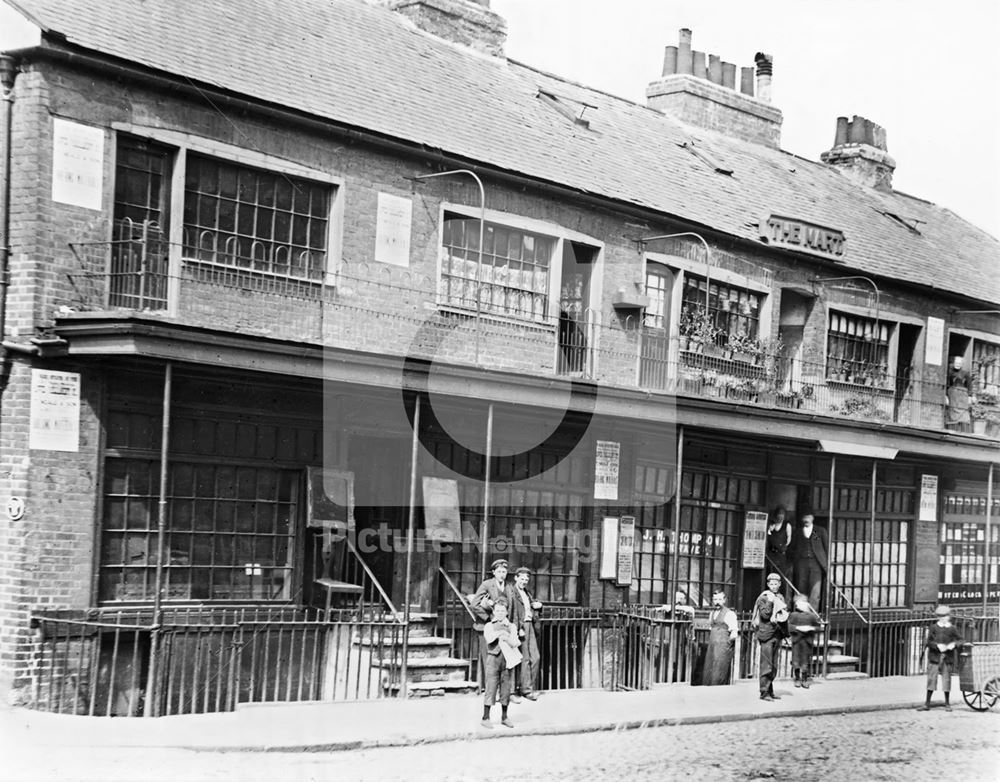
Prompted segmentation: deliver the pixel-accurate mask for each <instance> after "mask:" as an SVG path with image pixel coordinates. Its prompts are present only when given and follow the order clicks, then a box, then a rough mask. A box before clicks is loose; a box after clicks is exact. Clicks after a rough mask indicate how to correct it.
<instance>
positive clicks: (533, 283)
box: [441, 214, 555, 320]
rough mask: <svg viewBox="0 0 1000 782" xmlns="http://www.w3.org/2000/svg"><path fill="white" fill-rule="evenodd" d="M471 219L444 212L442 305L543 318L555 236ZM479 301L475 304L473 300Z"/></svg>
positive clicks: (545, 310) (522, 316) (517, 316)
mask: <svg viewBox="0 0 1000 782" xmlns="http://www.w3.org/2000/svg"><path fill="white" fill-rule="evenodd" d="M479 232H480V223H479V220H478V219H476V218H469V217H462V216H459V215H453V214H448V215H445V219H444V228H443V237H442V260H441V297H442V303H445V304H449V305H451V306H455V307H461V308H463V309H469V310H477V309H478V311H480V312H484V313H492V314H495V315H504V316H508V317H512V318H518V319H521V320H541V319H543V318H545V317H546V315H547V311H548V298H549V275H550V271H551V264H552V255H553V250H554V247H555V239H553V238H551V237H547V236H541V235H539V234H534V233H530V232H528V231H522V230H519V229H516V228H510V227H507V226H503V225H497V224H494V223H486V224H485V226H484V227H483V247H482V252H481V253H480V249H479ZM477 301H478V304H477Z"/></svg>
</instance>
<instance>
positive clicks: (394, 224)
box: [375, 193, 413, 267]
mask: <svg viewBox="0 0 1000 782" xmlns="http://www.w3.org/2000/svg"><path fill="white" fill-rule="evenodd" d="M412 216H413V203H412V202H411V201H410V199H409V198H401V197H400V196H394V195H390V194H389V193H379V194H378V215H377V217H376V219H375V260H376V261H377V262H378V263H390V264H392V265H393V266H404V267H408V266H409V265H410V225H411V222H412Z"/></svg>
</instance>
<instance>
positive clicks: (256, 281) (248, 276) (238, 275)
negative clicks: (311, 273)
mask: <svg viewBox="0 0 1000 782" xmlns="http://www.w3.org/2000/svg"><path fill="white" fill-rule="evenodd" d="M181 261H182V262H183V264H184V265H185V266H187V267H189V268H193V269H199V270H201V271H205V272H208V273H210V274H213V275H218V276H219V277H221V278H222V280H223V281H224V282H223V284H227V283H231V282H232V281H234V280H247V281H249V282H251V285H249V286H248V287H252V288H253V289H254V290H261V289H263V286H264V285H266V284H267V283H269V282H270V283H275V284H281V283H283V284H285V285H287V286H294V287H296V288H298V289H300V290H303V289H312V290H315V291H317V293H318V292H319V291H322V290H323V289H324V288H333V287H334V285H333V284H332V283H327V282H325V281H324V280H321V279H315V278H312V277H298V276H296V275H292V274H278V273H276V272H269V271H263V270H261V269H250V268H247V267H245V266H230V265H229V264H224V263H216V262H215V261H206V260H203V259H201V258H182V259H181ZM324 276H332V275H324Z"/></svg>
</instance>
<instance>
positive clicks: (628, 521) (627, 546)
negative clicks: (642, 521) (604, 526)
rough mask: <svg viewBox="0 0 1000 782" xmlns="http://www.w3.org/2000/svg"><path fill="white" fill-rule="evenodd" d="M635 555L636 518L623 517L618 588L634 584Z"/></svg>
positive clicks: (619, 539)
mask: <svg viewBox="0 0 1000 782" xmlns="http://www.w3.org/2000/svg"><path fill="white" fill-rule="evenodd" d="M634 553H635V516H622V518H621V521H620V522H619V523H618V586H629V585H630V584H631V583H632V561H633V554H634Z"/></svg>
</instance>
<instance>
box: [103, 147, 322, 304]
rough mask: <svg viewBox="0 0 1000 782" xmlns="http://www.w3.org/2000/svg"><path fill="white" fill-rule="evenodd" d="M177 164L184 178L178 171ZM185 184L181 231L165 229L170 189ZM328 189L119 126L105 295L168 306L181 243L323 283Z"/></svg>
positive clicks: (238, 263) (185, 251)
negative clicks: (173, 261)
mask: <svg viewBox="0 0 1000 782" xmlns="http://www.w3.org/2000/svg"><path fill="white" fill-rule="evenodd" d="M262 160H263V157H262ZM280 165H281V163H280V161H278V162H276V167H280ZM181 170H183V171H184V175H183V181H182V178H181V177H180V176H179V175H177V176H175V174H179V172H180V171H181ZM181 188H182V189H183V194H182V196H183V197H182V201H183V203H182V207H181V210H182V218H183V232H182V235H181V236H171V235H170V215H169V207H170V205H171V190H172V189H173V190H174V192H176V190H177V189H181ZM333 192H334V188H333V186H332V185H330V184H326V183H322V182H316V181H311V180H309V179H306V178H303V177H301V176H293V175H291V174H288V173H285V172H284V171H280V170H274V171H272V170H265V169H264V168H255V167H251V166H248V165H245V164H243V163H235V162H232V161H228V160H224V159H222V158H221V157H218V158H217V157H210V156H208V155H205V154H201V153H195V152H193V151H189V150H186V149H178V148H176V147H171V146H167V145H164V144H158V143H155V142H150V141H146V140H144V139H139V138H135V137H133V136H128V135H125V134H121V135H119V137H118V147H117V162H116V169H115V206H114V220H115V235H114V240H115V243H114V251H113V253H112V256H113V257H112V269H111V272H112V275H111V276H112V291H111V297H112V301H111V303H112V304H113V305H115V306H127V307H135V308H147V307H149V308H153V309H158V308H163V307H166V304H167V287H168V286H167V283H166V280H167V273H168V265H169V264H168V256H169V250H168V247H169V246H170V245H174V246H180V248H181V254H182V256H183V258H184V260H186V261H196V262H199V263H205V264H213V265H218V266H223V267H227V268H229V269H233V270H236V271H247V272H255V273H261V274H266V275H273V276H276V277H282V278H290V279H295V280H300V281H303V282H320V281H322V280H323V278H324V275H325V273H326V271H327V256H328V236H329V231H330V211H331V205H332V198H333Z"/></svg>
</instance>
